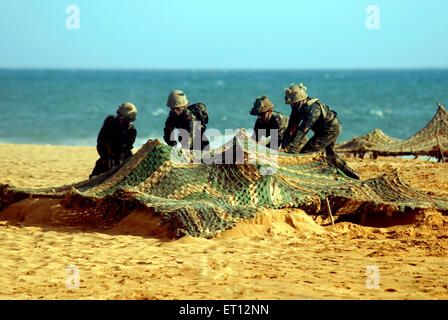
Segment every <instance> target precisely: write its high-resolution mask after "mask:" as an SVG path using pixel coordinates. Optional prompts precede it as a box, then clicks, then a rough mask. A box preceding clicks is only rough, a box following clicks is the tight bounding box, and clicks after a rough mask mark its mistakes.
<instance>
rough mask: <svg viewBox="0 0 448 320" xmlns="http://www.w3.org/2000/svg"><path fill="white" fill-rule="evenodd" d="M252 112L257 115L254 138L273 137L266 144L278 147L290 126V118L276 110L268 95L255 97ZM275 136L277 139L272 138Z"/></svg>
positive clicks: (258, 139)
mask: <svg viewBox="0 0 448 320" xmlns="http://www.w3.org/2000/svg"><path fill="white" fill-rule="evenodd" d="M250 114H251V115H252V116H257V120H256V121H255V126H254V134H253V135H252V139H254V140H255V141H257V142H260V141H261V139H262V138H263V137H266V138H268V137H271V140H270V141H269V143H268V144H267V145H266V146H267V147H268V148H272V149H278V148H279V146H280V142H281V139H282V137H283V133H284V132H285V130H286V127H287V126H288V120H289V118H288V117H287V116H285V115H284V114H282V113H280V112H276V111H274V104H273V103H272V102H271V101H270V100H269V99H268V98H267V97H266V96H262V97H261V98H257V99H255V102H254V104H253V107H252V109H251V110H250ZM274 130H276V133H274V132H275V131H274ZM274 137H276V139H277V140H276V141H273V140H272V139H273V138H274Z"/></svg>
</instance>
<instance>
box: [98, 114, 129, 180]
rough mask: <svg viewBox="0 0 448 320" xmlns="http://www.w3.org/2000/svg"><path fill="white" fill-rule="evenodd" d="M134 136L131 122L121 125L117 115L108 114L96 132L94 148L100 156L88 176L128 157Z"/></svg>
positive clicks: (106, 169) (105, 169) (107, 168)
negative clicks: (96, 137) (97, 132)
mask: <svg viewBox="0 0 448 320" xmlns="http://www.w3.org/2000/svg"><path fill="white" fill-rule="evenodd" d="M136 136H137V130H136V129H135V127H134V125H133V124H132V123H130V122H129V123H128V126H127V127H122V126H121V125H120V121H119V117H118V116H112V115H111V116H108V117H107V118H106V119H105V120H104V123H103V126H102V128H101V130H100V132H99V134H98V139H97V146H96V149H97V151H98V154H99V155H100V158H99V159H98V160H97V162H96V163H95V168H94V169H93V171H92V173H91V174H90V178H91V177H93V176H96V175H99V174H101V173H103V172H106V171H108V170H109V169H110V168H111V167H113V166H117V165H119V164H120V163H121V162H122V161H124V160H127V159H129V158H130V157H131V156H132V152H131V150H132V148H133V144H134V142H135V138H136Z"/></svg>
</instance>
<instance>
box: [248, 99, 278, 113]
mask: <svg viewBox="0 0 448 320" xmlns="http://www.w3.org/2000/svg"><path fill="white" fill-rule="evenodd" d="M273 109H274V105H273V104H272V102H271V101H270V100H269V99H268V98H267V97H266V96H262V97H261V98H260V97H258V98H257V99H255V102H254V106H253V107H252V110H250V114H251V115H253V116H257V115H259V114H261V113H264V112H268V111H271V110H273Z"/></svg>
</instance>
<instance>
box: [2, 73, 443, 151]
mask: <svg viewBox="0 0 448 320" xmlns="http://www.w3.org/2000/svg"><path fill="white" fill-rule="evenodd" d="M291 83H295V84H299V83H303V84H304V85H305V86H306V87H307V88H308V91H307V92H308V94H309V96H311V97H315V98H319V99H321V101H322V102H324V103H325V104H327V105H328V106H330V108H331V109H333V110H335V111H336V112H337V114H338V117H339V119H340V121H341V122H342V133H341V135H340V136H339V138H338V142H343V141H347V140H350V139H352V138H353V137H359V136H363V135H365V134H368V133H370V132H371V131H373V130H374V129H381V130H382V131H383V132H384V133H386V134H388V135H389V136H392V137H395V138H399V139H406V138H408V137H410V136H412V135H413V134H415V133H417V132H418V131H419V130H420V129H422V128H423V127H424V126H425V125H426V124H427V123H428V122H429V121H430V120H431V119H432V117H433V116H434V115H435V113H436V112H437V102H440V103H441V104H442V105H445V106H448V69H439V70H435V69H432V70H422V69H415V70H412V69H411V70H22V69H20V70H14V69H3V70H0V143H14V144H41V145H66V146H95V145H96V139H97V136H98V132H99V130H100V128H101V126H102V124H103V121H104V119H105V118H106V117H107V116H108V115H111V114H116V110H117V108H118V106H119V105H120V104H121V103H123V102H126V101H130V102H132V103H134V104H135V105H136V107H137V109H138V115H137V120H136V121H135V122H134V125H135V127H136V129H137V139H136V142H135V144H134V147H135V148H139V147H141V146H142V145H143V144H144V143H145V142H146V141H147V140H148V139H159V140H161V141H163V139H162V136H163V128H164V123H165V120H166V118H167V116H168V112H169V108H168V107H167V106H166V100H167V97H168V94H169V93H170V92H171V91H172V90H175V89H179V90H183V91H184V92H185V94H186V95H187V98H188V100H189V102H190V103H196V102H202V103H204V104H205V105H206V106H207V109H208V111H209V117H210V119H209V123H208V125H207V129H214V130H215V132H220V133H222V137H221V138H220V139H217V138H216V139H213V141H212V146H213V147H217V146H220V145H221V144H222V143H225V142H226V141H227V140H228V139H231V137H232V135H233V134H234V132H235V130H236V129H240V128H244V129H246V130H247V132H248V134H250V133H251V130H252V128H253V126H254V123H255V120H256V118H255V117H254V116H251V115H250V114H249V110H250V109H251V107H252V105H253V102H254V100H255V99H256V98H257V97H260V96H263V95H265V96H267V97H268V98H269V99H270V100H271V101H272V102H273V103H274V105H275V109H274V110H276V111H278V112H281V113H284V114H286V115H289V114H290V111H291V109H290V106H289V105H286V104H285V103H284V88H287V87H289V85H290V84H291Z"/></svg>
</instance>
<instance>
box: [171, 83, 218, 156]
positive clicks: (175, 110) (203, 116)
mask: <svg viewBox="0 0 448 320" xmlns="http://www.w3.org/2000/svg"><path fill="white" fill-rule="evenodd" d="M166 106H167V107H169V108H170V109H171V111H170V113H169V115H168V118H167V119H166V122H165V128H164V129H163V139H164V140H165V142H166V143H167V144H168V145H169V146H175V145H177V142H176V141H175V140H174V137H173V131H174V129H181V130H182V132H180V134H179V142H180V143H181V145H182V148H185V149H191V150H207V149H209V148H210V146H209V145H210V142H209V140H208V139H207V137H206V136H205V134H204V132H205V130H206V124H207V123H208V111H207V108H206V107H205V105H204V104H203V103H195V104H189V103H188V100H187V96H186V95H185V93H184V92H182V91H181V90H174V91H172V92H171V93H170V94H169V96H168V100H167V103H166Z"/></svg>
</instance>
